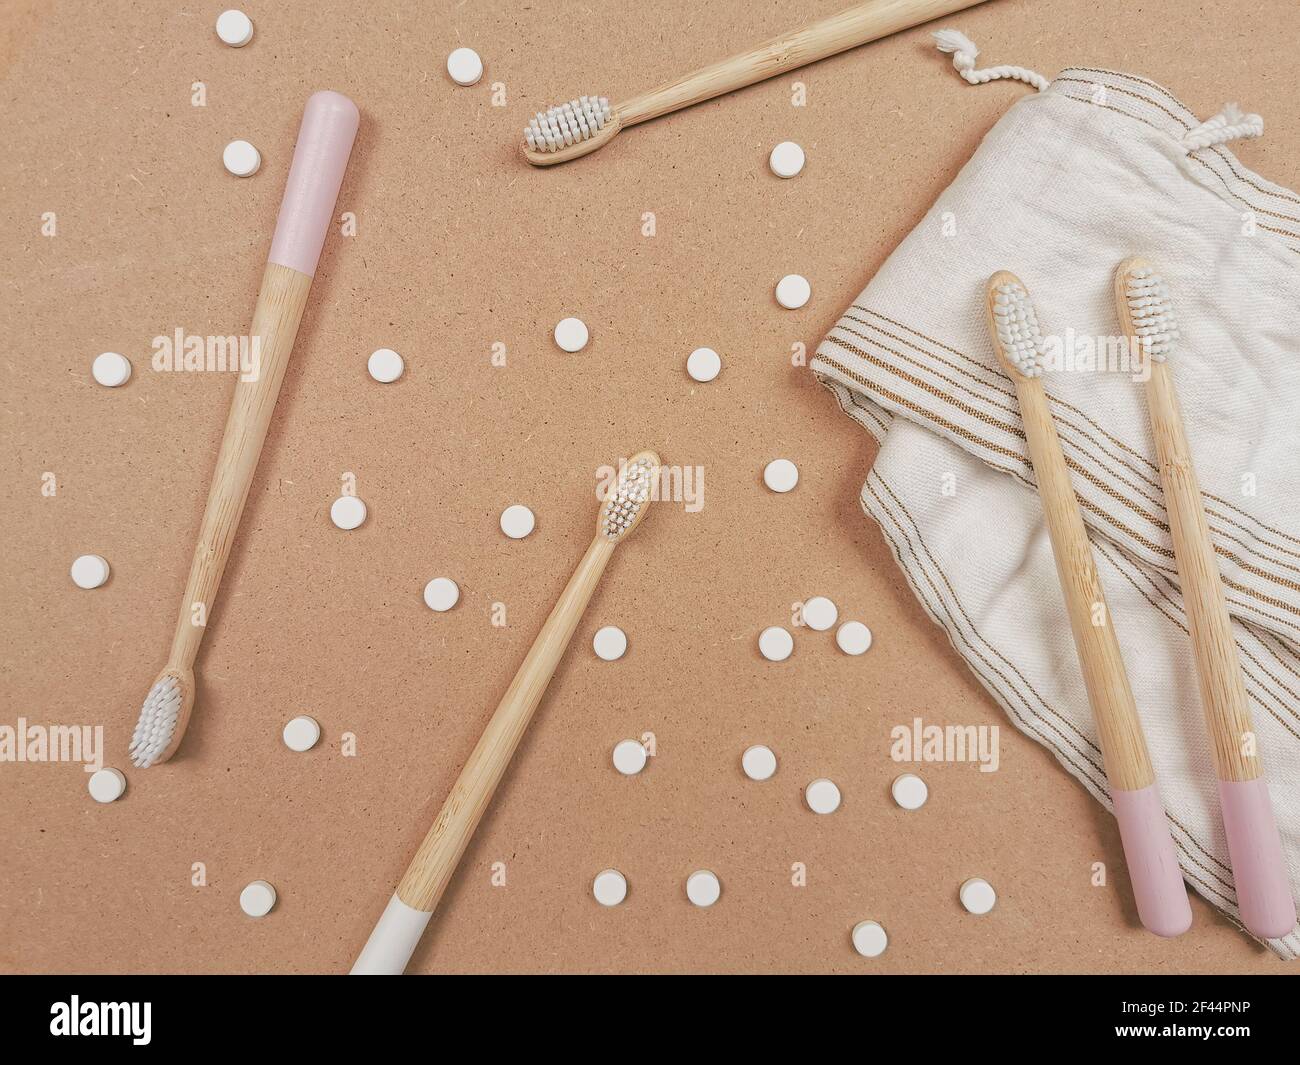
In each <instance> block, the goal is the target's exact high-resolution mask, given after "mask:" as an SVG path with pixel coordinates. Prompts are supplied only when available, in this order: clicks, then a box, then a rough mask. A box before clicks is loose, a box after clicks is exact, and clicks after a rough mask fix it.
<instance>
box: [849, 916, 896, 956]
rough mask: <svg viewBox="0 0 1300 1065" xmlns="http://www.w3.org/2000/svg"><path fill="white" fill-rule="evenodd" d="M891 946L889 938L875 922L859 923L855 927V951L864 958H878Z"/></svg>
mask: <svg viewBox="0 0 1300 1065" xmlns="http://www.w3.org/2000/svg"><path fill="white" fill-rule="evenodd" d="M887 946H889V936H887V935H886V934H885V930H884V929H883V928H881V927H880V925H878V924H877V923H876V922H875V921H859V922H858V923H857V924H855V925H854V926H853V949H854V950H856V951H857V952H858V953H859V954H861V955H862V956H863V957H864V958H878V957H880V955H882V954H884V953H885V948H886V947H887Z"/></svg>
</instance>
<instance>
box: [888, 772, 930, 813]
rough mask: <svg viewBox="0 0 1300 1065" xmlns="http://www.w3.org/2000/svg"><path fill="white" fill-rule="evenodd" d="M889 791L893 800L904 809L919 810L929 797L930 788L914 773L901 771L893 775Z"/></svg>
mask: <svg viewBox="0 0 1300 1065" xmlns="http://www.w3.org/2000/svg"><path fill="white" fill-rule="evenodd" d="M889 791H890V794H892V795H893V796H894V802H896V803H898V805H899V806H901V807H902V808H903V809H904V810H919V809H920V808H921V807H922V806H924V805H925V801H926V799H928V798H929V797H930V789H929V788H928V787H926V784H925V781H924V780H922V779H921V778H920V777H918V776H917V775H916V774H915V773H903V774H902V775H901V776H897V777H895V778H894V783H893V784H891V785H890V786H889Z"/></svg>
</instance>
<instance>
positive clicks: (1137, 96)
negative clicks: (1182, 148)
mask: <svg viewBox="0 0 1300 1065" xmlns="http://www.w3.org/2000/svg"><path fill="white" fill-rule="evenodd" d="M1074 69H1075V70H1079V69H1081V68H1079V67H1075V68H1074ZM1071 83H1073V84H1076V85H1089V86H1095V85H1099V84H1100V83H1099V82H1096V81H1088V80H1087V79H1085V78H1062V77H1057V78H1053V79H1052V84H1053V85H1057V84H1066V85H1068V84H1071ZM1100 87H1101V88H1102V89H1103V90H1105V91H1106V92H1117V93H1119V94H1120V95H1121V96H1131V97H1132V98H1133V99H1135V100H1141V101H1142V102H1143V103H1144V104H1150V105H1151V106H1152V107H1154V108H1156V109H1157V110H1159V111H1163V112H1164V113H1165V114H1167V115H1168V116H1169V117H1170V118H1172V119H1173V120H1174V121H1175V122H1177V123H1178V124H1179V125H1180V126H1182V127H1183V129H1184V130H1191V129H1195V127H1194V126H1190V125H1188V124H1187V122H1186V121H1185V120H1184V119H1182V118H1180V117H1179V116H1178V115H1176V114H1174V113H1173V112H1172V111H1170V110H1169V108H1167V107H1165V106H1164V105H1163V104H1158V103H1156V102H1155V101H1154V100H1153V99H1151V97H1149V96H1144V95H1142V94H1141V93H1136V92H1133V91H1132V90H1131V89H1121V88H1120V87H1119V86H1118V85H1101V86H1100ZM1071 98H1072V99H1075V100H1078V99H1080V98H1079V97H1078V96H1074V95H1073V94H1071ZM1083 102H1084V103H1095V102H1096V101H1094V100H1092V99H1086V100H1084V101H1083ZM1098 106H1104V105H1098ZM1124 113H1125V114H1129V112H1127V111H1126V112H1124ZM1130 117H1132V118H1137V117H1138V116H1137V115H1130Z"/></svg>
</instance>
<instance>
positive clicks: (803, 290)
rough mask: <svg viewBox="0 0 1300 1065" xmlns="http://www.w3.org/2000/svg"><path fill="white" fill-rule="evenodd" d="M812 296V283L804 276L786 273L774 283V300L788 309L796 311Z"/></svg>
mask: <svg viewBox="0 0 1300 1065" xmlns="http://www.w3.org/2000/svg"><path fill="white" fill-rule="evenodd" d="M811 298H812V285H810V284H808V279H807V278H806V277H801V276H800V275H798V274H786V275H785V277H783V278H781V280H780V281H778V282H777V283H776V302H777V303H779V304H780V305H781V306H782V307H784V308H785V309H786V310H788V311H797V310H798V309H799V308H800V307H802V306H803V305H804V304H805V303H807V302H808V300H809V299H811Z"/></svg>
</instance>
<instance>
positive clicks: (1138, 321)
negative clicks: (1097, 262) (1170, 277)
mask: <svg viewBox="0 0 1300 1065" xmlns="http://www.w3.org/2000/svg"><path fill="white" fill-rule="evenodd" d="M1124 295H1125V298H1126V299H1127V300H1128V309H1129V317H1130V318H1131V319H1132V322H1133V333H1134V335H1135V336H1136V337H1137V339H1138V343H1140V344H1141V345H1142V347H1143V350H1144V351H1145V352H1146V354H1147V355H1149V356H1150V357H1151V358H1152V359H1153V360H1154V361H1156V362H1164V361H1165V359H1166V358H1168V356H1169V353H1170V352H1171V351H1172V350H1173V346H1174V341H1175V340H1177V339H1178V337H1179V332H1178V322H1177V319H1175V318H1174V307H1173V304H1172V303H1171V302H1170V300H1169V288H1168V286H1167V285H1166V284H1165V281H1164V278H1162V277H1161V276H1160V275H1159V274H1157V273H1156V272H1155V271H1154V270H1152V269H1151V268H1150V267H1148V266H1139V267H1136V268H1135V269H1133V270H1130V271H1129V274H1128V276H1127V277H1126V278H1125V280H1124Z"/></svg>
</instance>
